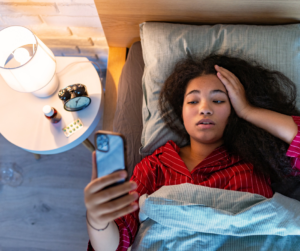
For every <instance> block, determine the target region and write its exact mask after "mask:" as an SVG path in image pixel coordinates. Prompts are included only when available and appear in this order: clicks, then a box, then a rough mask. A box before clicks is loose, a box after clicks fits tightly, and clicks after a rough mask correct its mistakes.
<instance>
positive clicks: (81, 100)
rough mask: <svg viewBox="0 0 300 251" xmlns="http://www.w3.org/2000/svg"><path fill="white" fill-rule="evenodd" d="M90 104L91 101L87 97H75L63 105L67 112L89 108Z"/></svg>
mask: <svg viewBox="0 0 300 251" xmlns="http://www.w3.org/2000/svg"><path fill="white" fill-rule="evenodd" d="M90 103H91V99H90V98H88V97H84V96H81V97H76V98H73V99H70V100H69V101H67V102H66V103H65V109H66V110H68V111H80V110H82V109H84V108H86V107H87V106H89V104H90Z"/></svg>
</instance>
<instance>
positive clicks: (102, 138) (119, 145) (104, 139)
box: [95, 130, 129, 200]
mask: <svg viewBox="0 0 300 251" xmlns="http://www.w3.org/2000/svg"><path fill="white" fill-rule="evenodd" d="M95 151H96V165H97V177H98V178H100V177H103V176H105V175H108V174H111V173H114V172H118V171H121V170H126V171H127V173H128V170H127V159H126V140H125V137H124V136H123V135H122V134H120V133H116V132H111V131H103V130H99V131H96V132H95ZM128 180H129V178H128V176H127V177H126V178H124V179H122V180H120V181H118V182H116V183H114V184H112V185H109V186H107V187H105V188H104V189H108V188H110V187H113V186H117V185H120V184H122V183H124V182H126V181H128ZM128 194H129V193H128ZM125 195H127V194H125ZM125 195H122V196H120V197H118V198H115V199H119V198H121V197H123V196H125ZM115 199H114V200H115Z"/></svg>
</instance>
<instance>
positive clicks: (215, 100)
mask: <svg viewBox="0 0 300 251" xmlns="http://www.w3.org/2000/svg"><path fill="white" fill-rule="evenodd" d="M194 102H197V101H191V102H188V104H192V103H194ZM213 102H220V103H217V104H221V103H224V102H225V101H220V100H215V101H213Z"/></svg>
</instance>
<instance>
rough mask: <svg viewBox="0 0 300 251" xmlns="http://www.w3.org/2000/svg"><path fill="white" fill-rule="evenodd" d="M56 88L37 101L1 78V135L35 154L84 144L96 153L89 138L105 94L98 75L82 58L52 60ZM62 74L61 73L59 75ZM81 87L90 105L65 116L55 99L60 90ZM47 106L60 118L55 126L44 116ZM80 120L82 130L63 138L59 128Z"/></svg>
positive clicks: (61, 104)
mask: <svg viewBox="0 0 300 251" xmlns="http://www.w3.org/2000/svg"><path fill="white" fill-rule="evenodd" d="M55 59H56V63H57V67H56V72H57V73H58V72H60V74H59V75H58V79H59V87H58V89H57V90H56V91H55V93H54V94H53V95H51V96H50V97H47V98H39V97H36V96H34V95H33V94H31V93H22V92H17V91H15V90H13V89H11V88H10V87H9V86H8V85H7V84H6V82H5V81H4V80H3V78H2V76H1V75H0V87H1V92H0V119H1V123H0V133H1V134H2V135H3V136H4V137H5V138H6V139H7V140H8V141H9V142H11V143H12V144H14V145H16V146H18V147H20V148H23V149H24V150H26V151H28V152H32V153H33V154H35V157H36V159H39V157H40V154H56V153H61V152H65V151H68V150H70V149H72V148H73V147H76V146H77V145H79V144H81V143H83V144H84V145H85V146H86V147H87V148H88V149H89V150H90V151H91V152H93V151H94V150H95V148H94V146H93V144H92V143H91V142H90V141H89V140H88V136H90V134H91V133H92V132H93V131H94V130H95V128H96V126H97V124H98V123H99V121H100V119H101V117H102V116H103V110H104V93H103V88H102V84H101V81H100V79H99V76H98V73H97V71H96V69H95V68H94V66H93V64H92V63H78V64H74V65H71V66H69V67H68V68H66V69H64V68H65V67H66V66H68V65H69V64H71V63H73V62H77V61H88V59H87V58H85V57H55ZM62 70H63V71H62ZM61 71H62V72H61ZM76 83H81V84H84V85H85V86H86V87H87V91H88V95H89V97H90V98H91V100H92V102H91V104H90V105H89V106H88V107H87V108H85V109H83V110H81V111H78V112H68V111H66V110H65V109H64V108H63V102H62V101H61V100H60V99H59V97H58V92H59V90H60V89H62V88H64V87H66V86H68V85H71V84H76ZM45 105H50V106H52V107H54V108H55V109H56V110H57V111H58V112H59V113H60V114H61V116H62V119H61V121H60V122H59V123H57V124H52V123H51V122H50V121H49V120H48V119H47V118H46V117H45V115H44V113H43V107H44V106H45ZM78 118H79V119H81V121H82V123H83V128H81V129H80V130H78V131H77V132H75V133H74V134H72V135H70V136H69V137H68V138H67V137H66V136H65V134H64V132H63V130H62V128H64V127H65V126H66V125H69V124H70V123H71V122H73V121H74V120H76V119H78Z"/></svg>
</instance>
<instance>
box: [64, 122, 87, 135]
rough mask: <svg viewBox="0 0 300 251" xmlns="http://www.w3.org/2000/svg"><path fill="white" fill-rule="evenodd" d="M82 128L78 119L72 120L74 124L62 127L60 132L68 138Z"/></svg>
mask: <svg viewBox="0 0 300 251" xmlns="http://www.w3.org/2000/svg"><path fill="white" fill-rule="evenodd" d="M82 127H83V123H82V122H81V120H80V119H76V120H74V122H72V123H70V124H69V125H67V126H66V127H64V128H63V129H62V130H63V132H64V134H65V135H66V136H67V137H69V136H70V135H72V134H74V133H75V132H77V131H78V130H80V129H81V128H82Z"/></svg>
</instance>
